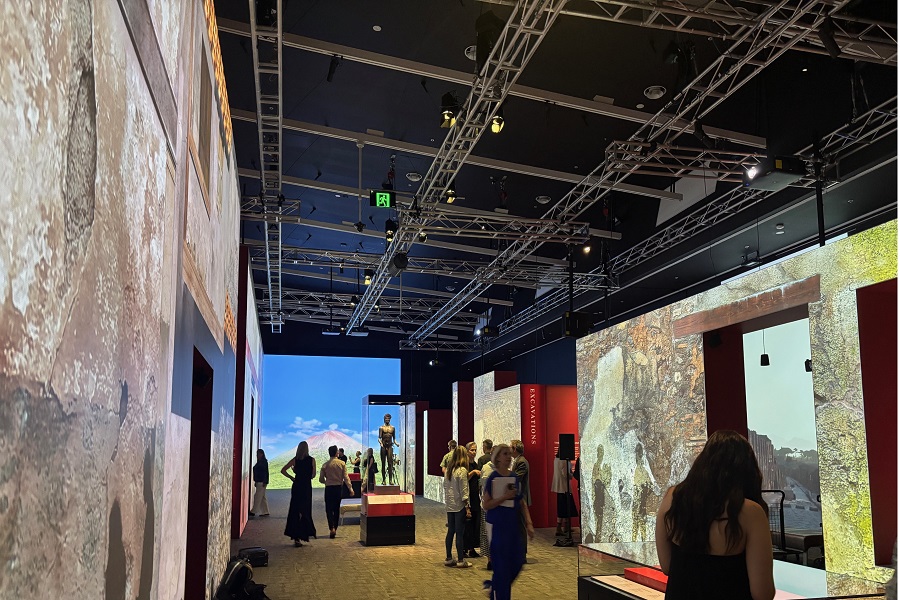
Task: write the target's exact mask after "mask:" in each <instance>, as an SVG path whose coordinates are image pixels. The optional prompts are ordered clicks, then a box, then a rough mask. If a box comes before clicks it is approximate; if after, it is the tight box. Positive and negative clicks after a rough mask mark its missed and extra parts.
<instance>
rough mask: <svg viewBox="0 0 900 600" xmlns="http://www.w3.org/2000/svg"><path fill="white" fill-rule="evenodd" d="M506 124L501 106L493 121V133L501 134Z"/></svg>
mask: <svg viewBox="0 0 900 600" xmlns="http://www.w3.org/2000/svg"><path fill="white" fill-rule="evenodd" d="M504 124H505V123H504V121H503V107H502V106H501V107H500V108H499V109H498V110H497V114H496V115H494V118H493V119H491V133H500V132H501V131H503V125H504Z"/></svg>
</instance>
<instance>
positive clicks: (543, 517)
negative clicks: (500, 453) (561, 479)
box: [519, 383, 550, 527]
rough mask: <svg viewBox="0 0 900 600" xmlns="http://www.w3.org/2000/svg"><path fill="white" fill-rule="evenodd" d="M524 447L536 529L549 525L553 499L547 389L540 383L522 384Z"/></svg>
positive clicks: (532, 514)
mask: <svg viewBox="0 0 900 600" xmlns="http://www.w3.org/2000/svg"><path fill="white" fill-rule="evenodd" d="M519 389H520V390H521V392H520V393H521V402H522V443H523V444H525V458H527V459H528V465H529V473H528V480H529V487H530V488H531V507H530V509H531V519H532V521H533V522H534V526H535V527H549V525H548V524H547V503H548V496H549V495H550V492H549V490H550V479H549V477H548V469H547V403H546V386H543V385H539V384H536V383H527V384H522V385H521V386H520V387H519Z"/></svg>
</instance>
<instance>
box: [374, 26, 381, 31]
mask: <svg viewBox="0 0 900 600" xmlns="http://www.w3.org/2000/svg"><path fill="white" fill-rule="evenodd" d="M372 31H381V25H372Z"/></svg>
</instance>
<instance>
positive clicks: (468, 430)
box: [453, 381, 481, 453]
mask: <svg viewBox="0 0 900 600" xmlns="http://www.w3.org/2000/svg"><path fill="white" fill-rule="evenodd" d="M453 385H454V386H455V387H456V405H457V415H456V419H457V421H456V428H457V429H458V430H459V434H458V435H457V437H458V438H459V439H458V440H456V441H457V442H459V443H460V444H461V445H465V444H467V443H469V442H474V441H478V440H476V439H475V384H474V383H473V382H471V381H455V382H453ZM478 448H479V453H480V452H481V450H480V449H481V442H480V441H478Z"/></svg>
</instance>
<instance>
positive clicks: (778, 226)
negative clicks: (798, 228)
mask: <svg viewBox="0 0 900 600" xmlns="http://www.w3.org/2000/svg"><path fill="white" fill-rule="evenodd" d="M775 229H784V223H778V224H776V225H775Z"/></svg>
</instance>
